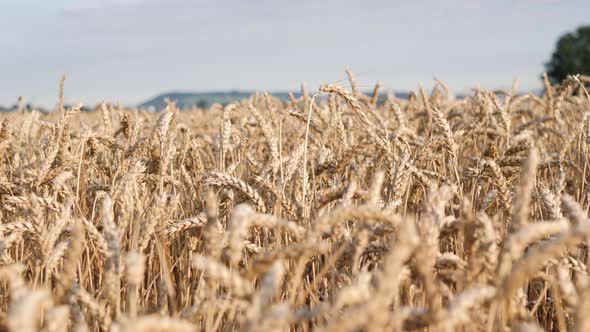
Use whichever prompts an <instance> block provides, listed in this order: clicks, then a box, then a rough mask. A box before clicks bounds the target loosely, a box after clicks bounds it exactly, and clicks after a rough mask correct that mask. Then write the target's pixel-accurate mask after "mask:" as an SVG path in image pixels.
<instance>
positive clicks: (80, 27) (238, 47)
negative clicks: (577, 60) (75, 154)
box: [0, 0, 590, 107]
mask: <svg viewBox="0 0 590 332" xmlns="http://www.w3.org/2000/svg"><path fill="white" fill-rule="evenodd" d="M0 13H1V14H0V105H11V104H14V103H15V101H16V100H17V98H18V97H19V96H23V97H24V98H25V100H27V101H28V102H31V103H33V104H34V105H39V106H45V107H52V106H53V105H55V104H56V103H57V99H58V87H59V79H60V77H61V75H62V74H66V75H67V80H66V89H65V94H66V102H68V103H74V102H82V103H85V104H90V105H94V104H95V103H97V102H101V101H106V102H121V103H124V104H128V105H134V104H137V103H140V102H142V101H145V100H147V99H149V98H151V97H153V96H155V95H157V94H160V93H162V92H167V91H213V90H247V91H253V90H259V91H296V90H299V87H300V84H301V83H302V82H306V83H307V85H308V87H309V88H310V91H313V90H314V89H317V88H318V87H319V85H320V84H322V83H328V82H339V83H341V84H343V85H346V84H347V83H346V81H345V78H346V76H345V73H344V70H345V69H346V68H351V70H352V71H353V72H354V73H355V74H356V76H357V81H358V85H359V86H360V87H363V88H366V89H367V90H369V89H371V88H372V86H373V84H374V83H375V82H376V81H380V82H381V84H382V85H383V86H384V87H386V88H388V89H393V90H394V91H409V90H413V89H416V87H417V86H418V84H419V83H422V84H423V85H424V86H425V87H431V86H432V84H433V82H434V79H440V80H442V81H444V82H446V83H448V84H449V86H450V88H451V90H453V91H455V92H468V91H469V89H470V88H471V87H473V86H476V85H480V86H483V87H486V88H506V87H509V86H510V85H511V82H512V80H513V79H514V78H519V80H520V90H521V91H529V90H533V89H537V88H539V87H540V85H541V84H540V80H539V76H540V74H541V73H542V72H543V69H544V67H543V66H544V63H545V62H547V61H548V59H549V57H550V55H551V52H552V50H553V47H554V45H555V42H556V41H557V39H558V38H559V36H560V35H561V34H563V33H565V32H568V31H573V30H575V28H576V27H578V26H579V25H582V24H590V16H589V15H588V13H590V1H588V0H571V1H567V0H562V1H558V0H496V1H484V0H479V1H478V0H473V1H468V0H448V1H439V0H424V1H410V0H400V1H370V0H366V1H348V0H324V1H316V0H300V1H295V0H290V1H289V0H287V1H283V0H272V1H271V0H268V1H267V0H240V1H238V0H198V1H189V0H0Z"/></svg>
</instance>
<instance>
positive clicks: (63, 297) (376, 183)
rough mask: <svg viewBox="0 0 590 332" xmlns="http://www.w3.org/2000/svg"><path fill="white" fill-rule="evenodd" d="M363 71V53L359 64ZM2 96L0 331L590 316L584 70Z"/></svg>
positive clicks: (411, 324) (343, 326)
mask: <svg viewBox="0 0 590 332" xmlns="http://www.w3.org/2000/svg"><path fill="white" fill-rule="evenodd" d="M349 74H350V73H349ZM349 76H350V77H349V78H350V82H349V83H347V84H346V86H347V87H344V84H340V85H336V84H326V85H323V86H321V88H320V89H319V91H317V92H316V93H313V95H312V94H311V93H308V92H307V91H306V89H305V87H303V88H302V96H301V97H300V98H295V97H294V96H292V98H291V100H289V101H283V100H279V99H276V98H273V97H271V96H270V95H268V94H256V95H254V96H252V97H251V98H249V99H247V100H243V101H240V102H237V103H234V104H230V105H227V106H225V107H222V106H221V105H213V106H212V107H211V108H210V109H208V110H202V109H191V110H178V109H177V108H176V107H175V105H174V103H172V102H170V103H169V104H168V106H167V107H166V109H164V110H163V111H162V112H161V113H147V112H140V111H137V110H132V109H126V108H123V107H116V106H112V105H108V104H105V105H102V106H101V107H99V108H98V109H96V110H95V111H91V112H80V105H74V106H71V107H69V106H64V102H63V100H64V98H63V96H64V81H63V80H62V84H61V89H60V97H59V102H58V105H57V106H56V108H55V109H54V110H53V111H52V112H51V113H47V114H44V113H40V112H38V111H35V110H29V109H24V108H21V109H19V110H18V111H16V112H13V113H6V114H2V115H1V120H2V123H1V126H0V158H1V159H0V205H1V206H2V220H1V223H0V288H1V292H0V308H1V313H0V330H7V331H24V332H28V331H48V332H49V331H51V332H52V331H56V332H57V331H178V332H181V331H234V330H239V331H312V330H313V331H316V330H317V331H543V330H546V331H570V330H571V331H590V317H589V314H590V283H589V281H590V279H589V276H588V265H587V264H588V263H589V262H590V261H589V257H588V246H587V245H588V243H590V220H589V219H588V216H587V215H588V214H587V213H588V209H589V207H590V196H589V194H588V192H589V190H590V189H589V188H590V187H588V181H587V180H588V174H590V170H588V166H589V165H590V163H589V162H588V152H589V151H590V97H589V96H588V92H587V91H586V89H585V88H584V80H586V79H587V78H586V77H583V76H582V77H580V76H571V77H570V78H568V79H567V80H566V81H564V82H562V83H561V84H559V85H554V86H551V85H550V84H549V83H548V81H547V80H545V89H544V95H542V96H540V97H539V96H537V95H535V94H525V95H519V94H516V89H517V84H516V82H515V84H514V87H513V88H512V90H510V91H488V90H485V89H483V88H479V87H477V88H474V89H473V91H472V93H470V94H469V96H467V97H465V98H455V96H454V95H453V94H452V93H450V92H449V90H448V88H447V86H446V85H445V84H444V83H442V82H437V83H436V85H435V86H434V89H433V90H432V92H431V93H430V95H428V94H427V93H426V92H425V90H424V89H423V88H420V89H418V91H416V92H415V93H412V94H411V95H410V97H409V98H408V99H398V98H396V97H393V96H389V97H388V98H387V99H386V100H384V101H383V100H380V98H379V96H381V94H380V93H379V85H376V86H375V89H374V91H373V93H372V94H365V93H363V92H361V91H360V89H359V88H358V87H357V85H356V83H355V81H354V78H353V76H352V75H349Z"/></svg>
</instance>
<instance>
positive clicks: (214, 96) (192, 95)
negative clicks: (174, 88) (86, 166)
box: [138, 91, 300, 111]
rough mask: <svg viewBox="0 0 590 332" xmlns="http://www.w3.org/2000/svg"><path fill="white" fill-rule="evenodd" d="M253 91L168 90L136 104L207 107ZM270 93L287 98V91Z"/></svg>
mask: <svg viewBox="0 0 590 332" xmlns="http://www.w3.org/2000/svg"><path fill="white" fill-rule="evenodd" d="M253 94H254V92H248V91H214V92H168V93H163V94H160V95H158V96H156V97H154V98H152V99H149V100H147V101H145V102H143V103H141V104H139V105H138V107H139V108H140V109H152V110H155V111H160V110H162V109H163V108H164V107H166V102H165V100H166V99H169V100H170V101H173V102H176V106H178V108H180V109H182V108H190V107H194V106H199V107H204V108H206V107H209V106H211V105H212V104H214V103H219V104H222V105H225V104H229V103H231V102H234V101H237V100H241V99H245V98H248V97H250V96H252V95H253ZM271 95H273V96H275V97H277V98H280V99H288V98H289V93H288V92H274V93H271ZM294 95H295V97H299V96H300V94H299V93H294Z"/></svg>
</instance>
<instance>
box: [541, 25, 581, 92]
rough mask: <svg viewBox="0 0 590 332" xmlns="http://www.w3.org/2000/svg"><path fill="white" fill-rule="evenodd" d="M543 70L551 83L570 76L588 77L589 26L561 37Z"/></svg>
mask: <svg viewBox="0 0 590 332" xmlns="http://www.w3.org/2000/svg"><path fill="white" fill-rule="evenodd" d="M545 68H546V70H547V76H549V80H550V81H551V82H552V83H557V82H561V81H562V80H563V79H565V78H566V77H567V75H571V74H583V75H590V25H588V26H581V27H579V28H578V29H577V30H576V31H575V32H570V33H567V34H565V35H563V36H561V37H560V38H559V40H558V41H557V45H556V46H555V51H553V55H552V56H551V60H550V61H549V62H547V63H546V64H545Z"/></svg>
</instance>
